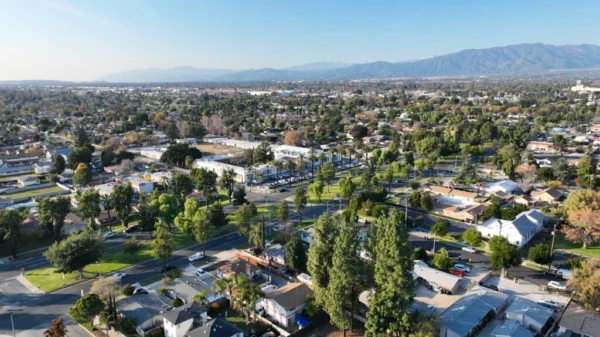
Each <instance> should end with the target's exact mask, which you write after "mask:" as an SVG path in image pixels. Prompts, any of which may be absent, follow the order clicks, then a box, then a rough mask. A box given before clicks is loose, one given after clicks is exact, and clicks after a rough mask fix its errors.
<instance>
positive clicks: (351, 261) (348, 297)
mask: <svg viewBox="0 0 600 337" xmlns="http://www.w3.org/2000/svg"><path fill="white" fill-rule="evenodd" d="M358 248H359V245H358V230H357V227H356V226H354V225H353V224H350V223H347V222H341V224H340V227H339V234H338V236H337V238H336V240H335V244H334V246H333V256H332V269H331V274H330V280H329V284H328V286H327V294H326V297H325V305H324V306H323V308H324V309H325V311H326V312H327V314H328V315H329V318H330V320H331V322H332V323H333V324H334V325H335V326H337V327H338V328H340V329H344V330H345V329H348V328H349V327H350V326H351V320H352V317H351V316H350V315H348V314H347V312H348V311H350V310H352V308H353V305H354V302H355V301H356V293H357V292H356V288H357V285H356V279H357V277H358V272H359V271H358V266H359V262H360V261H359V258H358V255H356V254H355V253H350V254H348V252H357V251H358Z"/></svg>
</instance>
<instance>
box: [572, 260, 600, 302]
mask: <svg viewBox="0 0 600 337" xmlns="http://www.w3.org/2000/svg"><path fill="white" fill-rule="evenodd" d="M599 284H600V262H599V261H598V260H595V259H587V260H584V261H583V262H582V263H581V266H580V267H579V268H576V269H574V270H573V271H572V272H571V279H569V282H568V283H567V285H568V286H569V288H571V289H574V290H576V291H574V292H573V295H574V299H575V300H577V301H578V302H580V303H582V304H583V305H584V307H585V308H586V309H588V310H597V308H598V307H600V287H598V285H599Z"/></svg>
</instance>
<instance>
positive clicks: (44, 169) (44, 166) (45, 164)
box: [33, 160, 50, 174]
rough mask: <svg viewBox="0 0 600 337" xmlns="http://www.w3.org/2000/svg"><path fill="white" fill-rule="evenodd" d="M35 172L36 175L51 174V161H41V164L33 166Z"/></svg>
mask: <svg viewBox="0 0 600 337" xmlns="http://www.w3.org/2000/svg"><path fill="white" fill-rule="evenodd" d="M33 172H34V173H35V174H47V173H50V161H49V160H40V161H39V162H37V163H35V164H33Z"/></svg>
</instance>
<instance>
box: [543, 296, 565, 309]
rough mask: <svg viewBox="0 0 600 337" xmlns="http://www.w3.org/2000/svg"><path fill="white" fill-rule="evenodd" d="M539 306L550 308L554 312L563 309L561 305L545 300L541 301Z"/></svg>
mask: <svg viewBox="0 0 600 337" xmlns="http://www.w3.org/2000/svg"><path fill="white" fill-rule="evenodd" d="M538 304H539V305H541V306H543V307H546V308H550V309H553V310H558V309H560V308H562V305H561V304H560V303H558V302H554V301H552V300H546V299H544V300H541V301H539V302H538Z"/></svg>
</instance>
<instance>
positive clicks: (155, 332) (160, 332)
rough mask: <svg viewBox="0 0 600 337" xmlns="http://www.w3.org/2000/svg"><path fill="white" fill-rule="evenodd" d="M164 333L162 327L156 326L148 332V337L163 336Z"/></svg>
mask: <svg viewBox="0 0 600 337" xmlns="http://www.w3.org/2000/svg"><path fill="white" fill-rule="evenodd" d="M164 335H165V332H164V331H163V329H162V328H158V329H155V330H152V331H151V332H150V337H164Z"/></svg>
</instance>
